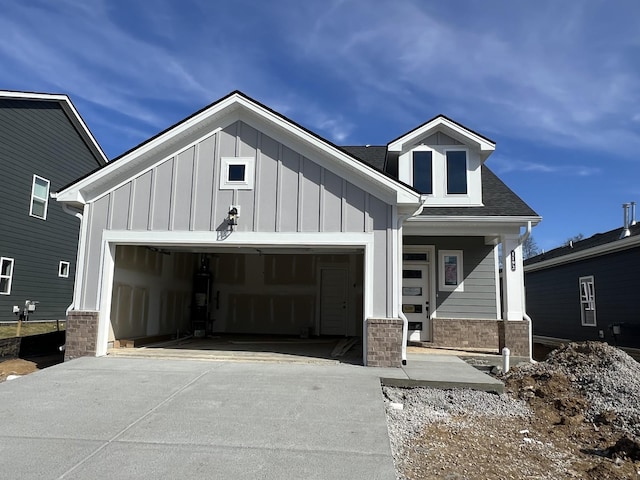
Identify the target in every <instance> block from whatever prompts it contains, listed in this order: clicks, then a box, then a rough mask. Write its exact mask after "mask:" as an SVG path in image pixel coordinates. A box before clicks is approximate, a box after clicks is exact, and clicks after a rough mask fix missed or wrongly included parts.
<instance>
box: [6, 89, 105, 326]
mask: <svg viewBox="0 0 640 480" xmlns="http://www.w3.org/2000/svg"><path fill="white" fill-rule="evenodd" d="M97 167H98V162H97V160H96V159H95V157H94V156H93V154H92V153H91V151H90V150H89V149H88V147H87V146H86V144H85V143H84V141H83V140H82V138H81V137H80V136H79V134H78V133H77V131H76V130H75V128H74V127H73V125H72V124H71V122H70V121H69V119H68V118H67V116H66V114H65V113H64V111H63V110H62V108H61V107H60V105H59V104H58V103H54V102H45V101H27V100H7V99H0V178H2V180H3V182H2V185H1V186H0V201H1V202H2V211H1V212H0V232H2V233H1V235H0V256H4V257H10V258H14V259H15V264H14V275H13V282H12V288H11V295H0V320H5V321H6V320H14V319H15V318H16V316H15V315H14V314H13V313H12V311H11V310H12V308H11V307H12V306H13V305H19V306H23V305H24V301H25V300H27V299H28V300H36V301H39V302H40V304H39V305H38V308H37V310H36V313H35V314H34V315H33V317H32V318H33V319H64V318H65V316H66V313H65V311H66V308H67V307H68V306H69V304H70V303H71V298H72V294H73V281H74V275H75V261H76V251H77V241H78V229H79V225H80V223H79V221H78V219H77V218H75V217H73V216H71V215H68V214H67V213H65V212H64V211H63V210H62V205H60V204H58V203H57V202H55V201H54V200H53V199H51V198H50V199H49V202H48V207H47V215H46V220H42V219H39V218H35V217H32V216H29V209H30V199H31V187H32V181H33V175H34V174H36V175H38V176H40V177H43V178H46V179H47V180H49V181H50V189H49V191H50V192H55V191H56V190H58V189H60V188H61V187H62V186H64V185H66V184H68V183H70V182H71V181H73V180H74V179H76V178H77V177H79V176H81V175H83V174H85V173H87V172H88V171H90V170H93V169H95V168H97ZM61 260H62V261H67V262H69V264H70V269H69V276H68V277H67V278H61V277H58V266H59V262H60V261H61Z"/></svg>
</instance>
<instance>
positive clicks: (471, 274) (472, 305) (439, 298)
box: [403, 236, 498, 320]
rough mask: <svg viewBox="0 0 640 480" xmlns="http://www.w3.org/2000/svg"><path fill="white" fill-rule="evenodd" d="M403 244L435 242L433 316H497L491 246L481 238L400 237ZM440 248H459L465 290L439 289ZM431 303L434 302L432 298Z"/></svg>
mask: <svg viewBox="0 0 640 480" xmlns="http://www.w3.org/2000/svg"><path fill="white" fill-rule="evenodd" d="M403 241H404V244H405V245H434V246H435V248H436V252H435V258H434V259H432V260H431V266H432V268H434V269H435V276H434V278H435V282H436V283H435V291H436V299H435V306H436V315H437V317H438V318H463V319H464V318H470V319H490V320H496V319H497V316H498V315H497V306H496V272H495V261H494V250H493V246H492V245H485V243H484V237H415V236H407V237H404V239H403ZM440 250H462V252H463V253H462V255H463V258H462V263H463V281H464V291H461V292H458V291H453V292H450V291H441V290H439V288H438V285H439V278H438V275H439V268H438V267H439V265H438V262H439V261H440V258H439V252H440ZM432 304H433V301H432Z"/></svg>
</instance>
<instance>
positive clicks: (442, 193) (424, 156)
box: [388, 115, 495, 207]
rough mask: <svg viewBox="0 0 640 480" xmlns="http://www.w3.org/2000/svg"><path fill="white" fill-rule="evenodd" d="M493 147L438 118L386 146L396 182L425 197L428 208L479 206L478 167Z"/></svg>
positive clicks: (453, 123)
mask: <svg viewBox="0 0 640 480" xmlns="http://www.w3.org/2000/svg"><path fill="white" fill-rule="evenodd" d="M494 150H495V143H494V142H493V141H491V140H489V139H488V138H486V137H483V136H482V135H480V134H478V133H476V132H474V131H472V130H469V129H468V128H466V127H463V126H462V125H460V124H459V123H456V122H454V121H453V120H450V119H449V118H447V117H445V116H444V115H439V116H437V117H435V118H433V119H431V120H429V121H428V122H426V123H424V124H423V125H421V126H419V127H417V128H415V129H414V130H412V131H410V132H408V133H406V134H404V135H403V136H401V137H399V138H397V139H396V140H393V141H392V142H391V143H389V145H388V152H389V157H390V158H392V157H395V158H394V160H395V159H396V158H397V167H398V170H397V172H398V179H399V180H400V181H402V182H404V183H407V184H409V185H412V186H413V187H414V188H416V189H417V190H419V191H420V192H422V193H424V194H426V196H427V201H426V204H425V205H427V206H443V207H444V206H446V207H449V206H469V207H477V206H482V205H483V203H482V178H481V168H480V167H481V165H482V164H483V163H484V162H485V160H486V159H487V158H488V157H489V155H491V153H492V152H493V151H494Z"/></svg>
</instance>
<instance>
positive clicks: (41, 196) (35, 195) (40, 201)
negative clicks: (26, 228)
mask: <svg viewBox="0 0 640 480" xmlns="http://www.w3.org/2000/svg"><path fill="white" fill-rule="evenodd" d="M48 204H49V180H47V179H46V178H42V177H39V176H38V175H34V176H33V184H32V186H31V208H30V210H29V215H31V216H32V217H36V218H41V219H42V220H46V219H47V206H48Z"/></svg>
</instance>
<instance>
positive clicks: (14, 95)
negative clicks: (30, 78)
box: [0, 90, 108, 166]
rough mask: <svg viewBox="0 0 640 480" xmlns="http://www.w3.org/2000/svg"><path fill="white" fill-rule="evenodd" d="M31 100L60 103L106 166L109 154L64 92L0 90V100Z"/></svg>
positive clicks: (97, 157) (98, 160) (94, 154)
mask: <svg viewBox="0 0 640 480" xmlns="http://www.w3.org/2000/svg"><path fill="white" fill-rule="evenodd" d="M3 99H9V100H31V101H44V102H56V103H59V104H60V106H61V108H62V110H63V111H64V112H65V114H66V115H67V117H68V118H69V120H70V121H71V123H72V124H73V126H74V127H75V129H76V131H77V132H78V134H79V135H80V136H81V138H82V139H83V140H84V142H85V143H86V144H87V146H88V147H89V149H90V150H91V153H93V156H94V157H95V158H96V161H97V162H98V165H100V166H104V165H105V164H106V163H107V162H108V159H107V156H106V155H105V154H104V152H103V151H102V148H101V147H100V145H99V144H98V142H97V141H96V139H95V137H94V136H93V134H92V133H91V130H89V127H87V124H86V123H85V122H84V120H83V119H82V117H81V116H80V114H79V113H78V111H77V110H76V107H75V106H74V105H73V103H72V102H71V99H70V98H69V97H68V96H67V95H64V94H58V93H36V92H16V91H10V90H0V100H3Z"/></svg>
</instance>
